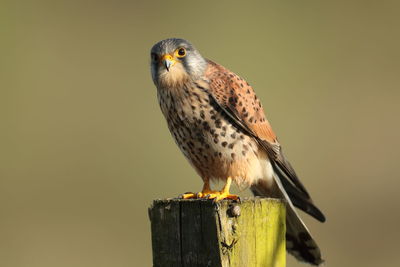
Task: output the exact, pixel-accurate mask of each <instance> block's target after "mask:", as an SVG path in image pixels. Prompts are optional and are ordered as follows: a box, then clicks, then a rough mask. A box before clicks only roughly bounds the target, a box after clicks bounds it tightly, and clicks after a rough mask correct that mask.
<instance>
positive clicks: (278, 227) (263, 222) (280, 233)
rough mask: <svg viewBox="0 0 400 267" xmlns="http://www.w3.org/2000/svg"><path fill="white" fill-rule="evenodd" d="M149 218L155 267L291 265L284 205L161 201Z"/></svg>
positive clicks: (263, 201) (270, 201)
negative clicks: (287, 250) (287, 262)
mask: <svg viewBox="0 0 400 267" xmlns="http://www.w3.org/2000/svg"><path fill="white" fill-rule="evenodd" d="M149 215H150V221H151V232H152V244H153V266H155V267H170V266H171V267H172V266H174V267H183V266H199V267H200V266H212V267H243V266H247V267H284V266H285V265H286V247H285V243H286V242H285V204H284V203H283V202H282V201H280V200H277V199H266V198H251V199H245V200H242V202H241V203H236V202H232V201H221V202H218V203H214V202H212V201H209V200H181V199H169V200H156V201H154V203H153V205H152V206H151V207H150V208H149Z"/></svg>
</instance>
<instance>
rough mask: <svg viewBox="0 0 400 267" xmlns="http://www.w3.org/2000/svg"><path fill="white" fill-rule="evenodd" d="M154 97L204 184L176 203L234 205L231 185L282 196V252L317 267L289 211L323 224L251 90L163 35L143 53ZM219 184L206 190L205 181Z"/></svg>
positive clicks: (316, 255) (306, 235) (316, 253)
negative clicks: (147, 54) (222, 202)
mask: <svg viewBox="0 0 400 267" xmlns="http://www.w3.org/2000/svg"><path fill="white" fill-rule="evenodd" d="M150 58H151V59H150V61H151V63H150V66H151V67H150V68H151V77H152V80H153V82H154V85H155V87H156V88H157V99H158V103H159V105H160V108H161V111H162V113H163V115H164V117H165V119H166V121H167V125H168V128H169V130H170V132H171V135H172V137H173V139H174V140H175V143H176V144H177V145H178V147H179V149H180V150H181V152H182V153H183V155H184V156H185V157H186V159H187V160H188V161H189V163H190V165H191V166H192V167H193V168H194V169H195V171H196V172H197V174H198V175H199V176H200V177H201V178H202V180H203V188H202V190H201V191H200V192H198V193H191V192H189V193H185V194H183V195H182V198H185V199H189V198H202V199H212V200H213V201H220V200H223V199H228V200H229V199H230V200H238V199H239V197H238V196H237V195H235V194H231V193H230V187H231V184H232V182H233V183H235V184H236V185H238V186H239V187H248V188H250V190H251V191H252V192H253V194H254V195H255V196H260V197H274V198H281V199H284V200H285V201H286V202H287V205H286V249H287V251H288V252H289V253H290V254H292V255H293V256H294V257H295V258H297V259H298V260H300V261H303V262H306V263H309V264H311V265H316V266H319V265H321V264H322V263H323V262H324V260H323V259H322V256H321V251H320V248H319V247H318V245H317V243H316V241H315V240H314V238H313V237H312V236H311V234H310V231H309V230H308V228H307V226H306V225H305V224H304V222H303V221H302V219H301V218H300V216H299V214H298V212H297V211H296V209H295V207H297V208H299V209H300V210H302V211H304V212H305V213H307V214H309V215H311V216H312V217H314V218H315V219H317V220H318V221H320V222H325V215H324V214H323V213H322V212H321V211H320V209H318V208H317V206H316V205H315V204H314V202H313V200H312V199H311V197H310V194H309V193H308V191H307V190H306V188H305V186H304V185H303V183H302V182H301V181H300V179H299V178H298V176H297V174H296V172H295V170H294V169H293V167H292V166H291V164H290V163H289V161H288V160H287V159H286V157H285V156H284V154H283V152H282V147H281V145H280V143H279V142H278V139H277V136H276V135H275V133H274V131H273V130H272V128H271V124H270V123H269V121H268V120H267V119H266V116H265V112H264V108H263V105H262V104H261V102H260V99H259V98H258V97H257V95H256V94H255V91H254V90H253V88H252V86H250V85H249V83H248V82H247V81H245V80H244V79H243V78H241V77H239V76H238V75H236V74H235V73H233V72H232V71H230V70H228V69H227V68H225V67H223V66H221V65H219V64H217V63H215V62H213V61H211V60H209V59H206V58H204V57H203V56H202V55H201V54H200V52H199V51H198V50H197V49H196V48H195V47H194V46H193V45H192V44H191V43H190V42H189V41H187V40H185V39H181V38H169V39H165V40H161V41H159V42H158V43H156V44H155V45H154V46H153V47H152V48H151V52H150ZM215 180H217V181H223V182H224V183H225V185H224V186H223V188H222V189H221V190H212V189H211V187H210V183H211V182H212V181H215Z"/></svg>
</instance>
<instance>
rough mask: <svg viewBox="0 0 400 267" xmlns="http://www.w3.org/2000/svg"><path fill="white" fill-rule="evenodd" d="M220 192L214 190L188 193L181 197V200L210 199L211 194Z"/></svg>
mask: <svg viewBox="0 0 400 267" xmlns="http://www.w3.org/2000/svg"><path fill="white" fill-rule="evenodd" d="M218 193H219V191H212V190H203V191H201V192H198V193H192V192H187V193H185V194H182V195H180V198H183V199H193V198H208V196H209V195H211V194H218Z"/></svg>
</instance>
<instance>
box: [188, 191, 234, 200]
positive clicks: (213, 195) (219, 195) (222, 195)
mask: <svg viewBox="0 0 400 267" xmlns="http://www.w3.org/2000/svg"><path fill="white" fill-rule="evenodd" d="M180 198H182V199H197V198H202V199H213V200H214V201H220V200H223V199H231V200H239V196H238V195H233V194H230V193H228V192H223V191H211V190H210V191H203V192H199V193H197V194H196V193H191V192H188V193H185V194H182V195H180Z"/></svg>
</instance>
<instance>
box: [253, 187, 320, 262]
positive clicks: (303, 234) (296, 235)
mask: <svg viewBox="0 0 400 267" xmlns="http://www.w3.org/2000/svg"><path fill="white" fill-rule="evenodd" d="M275 180H276V179H275ZM251 191H252V192H253V194H254V195H255V196H264V197H280V198H283V199H285V200H286V201H287V206H286V250H287V251H288V252H289V253H290V254H292V255H293V256H294V257H296V259H298V260H299V261H303V262H306V263H309V264H312V265H316V266H319V265H320V264H322V263H323V262H324V260H323V259H322V257H321V251H320V249H319V247H318V245H317V243H316V242H315V240H314V239H313V237H312V236H311V234H310V231H309V230H308V229H307V227H306V225H305V224H304V222H303V221H302V220H301V218H300V216H299V215H298V213H297V212H296V210H295V207H294V206H293V203H292V201H291V200H290V198H289V196H288V195H287V193H286V191H285V189H284V188H283V186H282V184H280V181H279V180H278V181H277V187H276V188H270V187H268V186H267V184H266V183H265V181H262V180H261V181H260V182H258V183H257V184H255V185H252V186H251Z"/></svg>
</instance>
